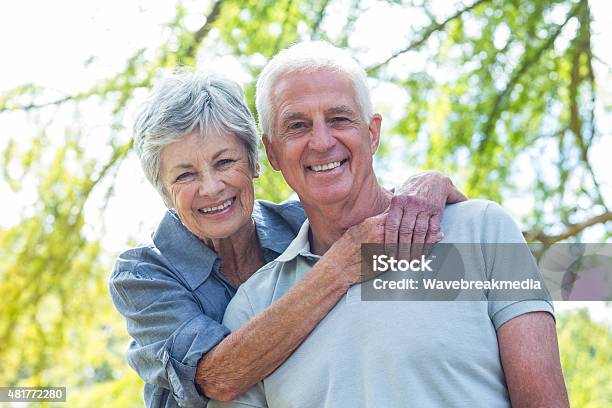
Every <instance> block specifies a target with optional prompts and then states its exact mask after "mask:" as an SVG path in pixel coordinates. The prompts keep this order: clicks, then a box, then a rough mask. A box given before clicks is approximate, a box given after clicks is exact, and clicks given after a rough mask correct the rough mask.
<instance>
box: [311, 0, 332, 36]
mask: <svg viewBox="0 0 612 408" xmlns="http://www.w3.org/2000/svg"><path fill="white" fill-rule="evenodd" d="M329 2H330V0H324V1H323V4H322V5H321V9H320V10H319V12H318V13H317V19H316V20H315V22H314V24H313V25H312V30H311V32H312V38H313V39H315V38H318V36H319V28H320V26H321V23H322V22H323V17H325V10H326V9H327V6H328V5H329Z"/></svg>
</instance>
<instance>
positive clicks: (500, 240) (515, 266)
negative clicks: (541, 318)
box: [483, 203, 555, 330]
mask: <svg viewBox="0 0 612 408" xmlns="http://www.w3.org/2000/svg"><path fill="white" fill-rule="evenodd" d="M484 219H485V222H484V224H483V236H484V238H485V240H484V242H485V243H489V244H485V245H484V246H483V248H484V251H483V255H484V258H485V264H486V265H487V267H486V269H487V277H488V278H494V279H498V280H505V279H509V278H514V279H527V278H531V279H534V280H537V281H542V278H541V276H540V273H539V271H538V267H537V265H536V263H535V260H534V259H533V256H532V255H531V252H530V251H529V247H528V246H527V244H526V242H525V239H524V238H523V235H522V233H521V230H520V229H519V228H518V226H517V224H516V223H515V222H514V220H513V219H512V217H510V215H509V214H508V213H507V212H506V211H505V210H504V209H503V208H501V207H500V206H499V205H498V204H495V203H490V204H489V205H487V207H486V209H485V215H484ZM490 243H496V244H493V245H492V244H490ZM530 295H533V298H529V299H524V298H521V297H522V296H525V295H521V296H517V299H514V300H505V299H504V300H496V298H495V297H493V299H494V300H490V301H489V316H490V318H491V321H492V322H493V325H494V327H495V330H498V329H499V328H500V327H501V326H502V325H503V324H504V323H506V322H507V321H509V320H511V319H513V318H515V317H517V316H520V315H523V314H525V313H531V312H547V313H550V315H551V316H552V317H553V319H554V317H555V315H554V309H553V306H552V301H551V299H550V295H549V294H548V291H547V290H546V288H545V287H544V290H542V291H533V292H531V293H530Z"/></svg>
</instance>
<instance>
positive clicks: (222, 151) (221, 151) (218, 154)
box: [212, 147, 230, 161]
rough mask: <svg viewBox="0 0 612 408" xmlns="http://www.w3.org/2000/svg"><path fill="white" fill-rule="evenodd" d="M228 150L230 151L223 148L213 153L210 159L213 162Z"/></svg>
mask: <svg viewBox="0 0 612 408" xmlns="http://www.w3.org/2000/svg"><path fill="white" fill-rule="evenodd" d="M228 150H230V148H229V147H226V148H223V149H221V150H219V151H218V152H217V153H215V154H214V155H213V157H212V160H213V161H215V160H216V159H217V157H219V156H221V155H222V154H223V153H225V152H227V151H228Z"/></svg>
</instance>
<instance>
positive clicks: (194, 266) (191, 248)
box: [152, 201, 308, 290]
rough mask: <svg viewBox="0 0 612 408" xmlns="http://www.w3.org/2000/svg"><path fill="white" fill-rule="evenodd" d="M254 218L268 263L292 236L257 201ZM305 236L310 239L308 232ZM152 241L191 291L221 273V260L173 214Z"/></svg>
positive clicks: (165, 220) (166, 215) (157, 231)
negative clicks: (271, 220)
mask: <svg viewBox="0 0 612 408" xmlns="http://www.w3.org/2000/svg"><path fill="white" fill-rule="evenodd" d="M252 218H253V221H254V222H255V229H256V231H257V238H258V239H259V244H260V245H261V247H262V248H263V253H264V258H265V260H266V262H270V261H273V260H274V259H276V257H277V256H278V255H279V254H281V253H283V252H284V251H285V248H287V246H288V245H289V244H290V243H291V241H292V239H293V235H292V234H287V232H286V231H285V230H281V229H280V228H279V227H278V225H276V223H275V222H270V220H268V219H266V218H265V217H264V214H263V212H262V207H261V205H260V204H259V203H258V202H257V201H256V202H255V204H254V206H253V214H252ZM306 234H307V235H306V238H307V239H308V231H307V232H306ZM152 239H153V243H154V244H155V247H156V248H158V249H159V251H160V252H161V254H163V255H164V256H165V258H166V259H167V260H168V262H169V263H170V264H171V265H172V266H173V267H174V269H175V271H177V272H178V273H179V274H180V275H181V276H182V277H183V279H184V280H185V281H186V282H187V284H188V285H189V287H190V288H191V289H192V290H195V288H197V287H198V286H200V285H201V284H202V283H203V282H204V281H205V280H206V279H208V277H209V276H210V274H211V272H213V271H215V272H216V273H219V268H220V266H221V257H219V255H217V253H216V252H215V251H213V250H212V249H210V248H209V247H207V246H206V245H205V244H204V243H203V242H202V241H201V240H200V239H199V238H198V237H197V236H195V235H194V234H193V233H191V231H189V230H188V229H187V227H185V225H183V223H182V222H181V220H180V219H179V217H178V215H177V214H176V212H174V210H167V211H166V214H165V215H164V217H163V218H162V220H161V222H160V224H159V226H158V227H157V229H156V230H155V232H154V233H153V237H152Z"/></svg>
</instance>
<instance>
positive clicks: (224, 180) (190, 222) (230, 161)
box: [161, 129, 255, 240]
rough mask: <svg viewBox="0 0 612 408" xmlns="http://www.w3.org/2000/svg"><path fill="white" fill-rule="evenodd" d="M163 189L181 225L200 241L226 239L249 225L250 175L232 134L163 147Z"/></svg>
mask: <svg viewBox="0 0 612 408" xmlns="http://www.w3.org/2000/svg"><path fill="white" fill-rule="evenodd" d="M161 178H162V184H163V186H164V189H165V191H166V193H167V194H168V196H169V197H170V198H171V200H172V205H173V207H174V209H175V210H176V212H177V213H178V216H179V218H180V219H181V221H182V222H183V224H184V225H185V226H186V227H187V228H188V229H189V230H190V231H191V232H192V233H194V234H195V235H196V236H198V237H199V238H200V239H203V240H204V239H207V238H208V239H220V238H227V237H229V236H231V235H233V234H235V233H236V232H238V231H239V230H240V229H241V228H242V227H244V226H246V225H248V223H250V222H251V213H252V212H253V200H254V196H255V193H254V190H253V174H252V172H251V170H250V166H249V159H248V154H247V149H246V146H245V145H244V143H242V142H241V141H240V139H238V137H236V136H235V135H233V134H230V133H218V132H217V131H215V130H212V129H211V130H210V131H208V132H207V133H206V135H205V136H204V137H200V135H199V131H198V130H197V129H196V130H195V131H194V132H192V133H191V134H189V135H187V136H185V137H183V138H182V139H179V140H178V141H176V142H174V143H171V144H169V145H168V146H166V147H164V149H163V150H162V153H161Z"/></svg>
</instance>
